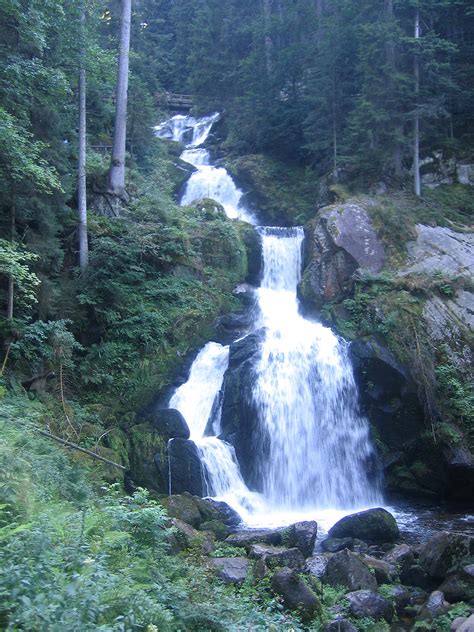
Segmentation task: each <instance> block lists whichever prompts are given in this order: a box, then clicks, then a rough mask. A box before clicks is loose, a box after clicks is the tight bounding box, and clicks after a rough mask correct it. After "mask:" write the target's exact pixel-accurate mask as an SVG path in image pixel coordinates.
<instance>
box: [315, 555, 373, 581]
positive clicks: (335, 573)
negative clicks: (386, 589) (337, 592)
mask: <svg viewBox="0 0 474 632" xmlns="http://www.w3.org/2000/svg"><path fill="white" fill-rule="evenodd" d="M323 579H324V581H325V582H327V583H328V584H330V585H331V586H345V587H346V588H348V589H349V590H360V589H369V590H377V580H376V579H375V577H374V576H373V575H372V573H371V572H370V570H369V567H368V566H367V564H365V563H364V562H362V560H361V559H360V558H359V557H358V556H357V555H355V554H354V553H351V552H350V551H348V550H347V549H345V550H344V551H340V552H339V553H335V554H334V555H333V556H332V557H331V558H330V559H329V561H328V564H327V567H326V572H325V573H324V578H323Z"/></svg>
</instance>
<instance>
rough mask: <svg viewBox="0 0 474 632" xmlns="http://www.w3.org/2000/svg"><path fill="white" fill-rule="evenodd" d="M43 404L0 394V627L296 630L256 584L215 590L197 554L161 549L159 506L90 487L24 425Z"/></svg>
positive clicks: (163, 532) (59, 452)
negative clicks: (175, 553) (3, 397)
mask: <svg viewBox="0 0 474 632" xmlns="http://www.w3.org/2000/svg"><path fill="white" fill-rule="evenodd" d="M43 412H44V408H43V406H42V405H40V404H38V403H35V402H28V400H26V399H22V398H16V399H10V400H9V401H8V402H6V403H5V402H2V403H0V430H1V432H0V464H1V466H2V468H1V474H0V476H1V480H0V493H1V499H2V500H1V502H0V540H1V543H2V546H1V548H0V594H1V596H2V600H1V606H0V621H1V627H2V629H5V630H14V629H20V628H21V629H28V630H44V629H48V630H59V629H64V628H67V629H71V630H72V629H77V630H79V629H80V630H97V629H102V630H117V632H118V631H120V630H130V629H137V630H148V632H151V631H152V630H160V631H161V630H163V631H164V632H166V631H168V630H169V631H170V632H171V631H173V630H177V629H183V630H190V631H193V630H195V631H196V632H197V631H198V630H203V629H208V630H224V629H248V628H249V627H251V626H254V627H255V628H256V629H269V628H271V626H285V628H286V627H292V628H293V629H295V630H296V629H299V626H298V622H297V620H295V619H293V618H292V617H290V616H287V615H283V614H282V613H281V612H280V607H279V605H278V604H277V602H276V601H275V600H273V599H272V598H271V597H270V595H269V592H268V586H263V585H262V586H261V587H256V589H255V590H253V588H252V586H251V585H249V586H247V587H243V588H242V589H238V588H232V587H226V586H224V585H223V584H221V583H220V582H219V581H218V580H216V579H215V578H214V576H213V574H212V573H211V572H209V571H208V570H206V568H205V567H204V566H201V560H200V558H199V557H196V556H194V557H192V558H186V557H182V556H172V555H169V554H168V542H169V541H170V540H171V539H172V535H173V534H172V530H170V528H169V527H168V520H167V517H166V515H165V513H164V511H163V509H162V507H160V505H158V504H157V503H156V502H154V501H153V500H151V499H150V497H149V494H148V492H146V491H145V490H138V491H137V492H136V493H135V494H134V495H133V496H131V497H126V496H123V495H122V494H121V492H120V491H119V488H118V487H117V486H111V487H105V486H103V485H102V486H101V488H99V487H98V485H97V479H95V478H94V477H93V476H92V474H91V473H90V471H89V468H86V466H85V465H82V464H81V463H80V462H78V461H73V460H72V459H71V456H70V455H69V454H68V453H66V452H65V451H64V450H63V449H62V448H60V447H58V446H57V445H56V444H54V443H51V442H50V441H49V440H48V439H46V438H44V437H41V436H39V435H38V434H37V433H36V432H35V428H36V424H37V423H38V421H39V420H40V419H41V416H42V414H43ZM275 629H276V627H275Z"/></svg>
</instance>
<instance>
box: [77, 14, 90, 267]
mask: <svg viewBox="0 0 474 632" xmlns="http://www.w3.org/2000/svg"><path fill="white" fill-rule="evenodd" d="M80 22H81V50H80V53H79V56H80V60H79V164H78V210H79V265H80V267H81V268H82V269H83V270H84V269H85V268H87V264H88V263H89V243H88V239H87V175H86V43H85V37H86V34H85V27H86V7H85V3H84V2H82V5H81V17H80Z"/></svg>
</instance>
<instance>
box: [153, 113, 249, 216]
mask: <svg viewBox="0 0 474 632" xmlns="http://www.w3.org/2000/svg"><path fill="white" fill-rule="evenodd" d="M218 119H219V114H217V113H215V114H212V115H211V116H206V117H203V118H202V119H196V118H194V117H192V116H183V115H181V114H178V115H176V116H173V118H172V119H170V120H169V121H165V122H164V123H161V124H160V125H157V126H156V127H155V133H156V135H157V136H158V137H159V138H164V139H168V140H174V141H178V142H181V143H184V144H185V145H186V149H185V150H184V151H183V153H182V154H181V156H180V158H181V160H184V161H185V162H189V163H190V164H191V165H193V166H194V167H196V169H197V170H196V171H195V172H194V173H193V174H192V175H191V177H190V178H189V180H188V182H187V184H186V189H185V191H184V194H183V197H182V198H181V206H187V205H188V204H192V203H193V202H197V201H198V200H202V199H203V198H211V199H212V200H216V201H217V202H219V203H220V204H222V206H223V207H224V209H225V212H226V214H227V216H228V217H230V218H232V219H241V220H243V221H244V222H249V223H250V224H255V223H256V219H255V217H254V215H253V214H252V213H251V211H249V210H248V209H247V208H246V207H245V205H244V204H243V202H242V195H243V194H242V191H240V189H238V188H237V186H236V185H235V182H234V181H233V179H232V178H231V176H230V175H229V173H228V172H227V170H226V169H224V168H222V167H213V166H212V165H210V164H209V152H208V151H207V149H204V148H201V147H200V145H202V144H203V143H204V142H205V141H206V140H207V138H208V137H209V134H210V132H211V129H212V126H213V125H214V123H215V122H216V121H217V120H218Z"/></svg>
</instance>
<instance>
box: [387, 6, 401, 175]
mask: <svg viewBox="0 0 474 632" xmlns="http://www.w3.org/2000/svg"><path fill="white" fill-rule="evenodd" d="M384 13H385V19H386V21H387V22H388V23H389V28H388V32H389V35H388V37H387V42H386V45H385V55H386V59H387V66H388V68H389V69H390V79H389V94H390V100H391V101H393V100H394V99H395V86H394V79H393V77H394V76H395V74H396V72H397V52H396V47H395V41H394V39H393V36H392V35H391V33H392V29H391V22H392V20H393V18H394V11H393V0H384ZM394 126H395V144H394V148H393V154H392V163H393V171H394V174H395V176H396V177H398V178H399V177H401V176H402V173H403V162H402V160H403V146H402V141H401V139H402V136H403V127H402V125H401V123H400V121H398V120H395V121H394Z"/></svg>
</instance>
